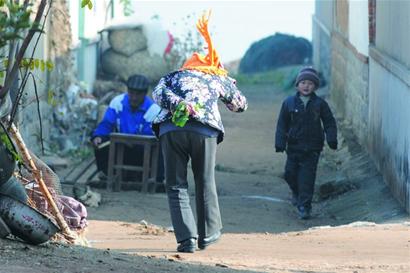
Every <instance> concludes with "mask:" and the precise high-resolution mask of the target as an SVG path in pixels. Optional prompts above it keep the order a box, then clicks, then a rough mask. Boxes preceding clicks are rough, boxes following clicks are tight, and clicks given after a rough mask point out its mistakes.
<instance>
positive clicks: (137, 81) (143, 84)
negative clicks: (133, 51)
mask: <svg viewBox="0 0 410 273" xmlns="http://www.w3.org/2000/svg"><path fill="white" fill-rule="evenodd" d="M148 86H149V81H148V79H147V77H145V76H143V75H138V74H136V75H132V76H130V77H129V78H128V80H127V87H128V90H132V91H139V92H147V91H148Z"/></svg>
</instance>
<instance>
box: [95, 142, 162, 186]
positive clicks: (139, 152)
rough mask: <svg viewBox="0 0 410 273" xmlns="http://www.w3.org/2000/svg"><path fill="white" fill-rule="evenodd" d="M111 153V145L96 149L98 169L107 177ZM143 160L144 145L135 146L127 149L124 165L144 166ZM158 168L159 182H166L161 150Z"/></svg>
mask: <svg viewBox="0 0 410 273" xmlns="http://www.w3.org/2000/svg"><path fill="white" fill-rule="evenodd" d="M160 149H161V147H160ZM109 151H110V146H109V145H108V146H105V147H103V148H101V149H94V155H95V162H96V164H97V169H98V170H99V171H102V172H103V173H104V174H105V175H107V172H108V154H109ZM143 159H144V147H143V146H142V145H134V146H132V147H130V148H129V149H127V152H125V153H124V164H126V165H134V166H142V162H143ZM157 166H158V168H157V181H163V180H164V158H163V156H162V152H161V150H160V153H159V156H158V165H157ZM126 175H128V174H126ZM129 176H132V174H129ZM139 179H140V178H139Z"/></svg>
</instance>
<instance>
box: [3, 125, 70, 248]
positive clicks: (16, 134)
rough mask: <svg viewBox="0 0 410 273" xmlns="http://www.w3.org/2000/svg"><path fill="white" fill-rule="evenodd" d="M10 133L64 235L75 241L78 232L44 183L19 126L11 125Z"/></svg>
mask: <svg viewBox="0 0 410 273" xmlns="http://www.w3.org/2000/svg"><path fill="white" fill-rule="evenodd" d="M10 134H11V135H12V136H13V138H14V140H15V142H16V145H17V146H18V148H19V150H20V153H21V155H22V157H23V159H24V161H26V164H28V165H29V166H30V168H31V169H32V172H33V174H34V179H35V180H36V182H37V183H38V185H39V186H40V190H41V192H42V193H43V194H44V197H45V198H46V200H47V202H48V203H49V204H50V207H51V211H52V213H53V215H54V217H55V218H56V221H57V223H58V225H59V226H60V228H61V231H62V233H63V235H64V237H65V238H66V239H67V240H68V241H69V242H70V243H74V242H75V241H76V239H77V236H76V234H74V233H73V232H72V231H71V230H70V228H69V227H68V225H67V223H66V221H65V220H64V218H63V216H62V215H61V213H60V211H59V210H58V207H57V205H56V203H55V202H54V199H53V196H52V195H51V194H50V192H49V190H48V188H47V185H46V184H45V183H44V180H43V177H42V175H41V172H40V170H38V168H37V166H36V164H35V163H34V161H33V159H32V158H31V155H30V153H29V151H28V150H27V148H26V145H25V144H24V140H23V138H22V137H21V135H20V132H19V131H18V129H17V127H16V126H15V125H14V124H12V125H11V127H10Z"/></svg>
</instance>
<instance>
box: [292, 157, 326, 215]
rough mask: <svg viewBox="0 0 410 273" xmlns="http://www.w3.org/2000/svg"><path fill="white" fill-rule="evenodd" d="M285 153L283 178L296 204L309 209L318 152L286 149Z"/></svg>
mask: <svg viewBox="0 0 410 273" xmlns="http://www.w3.org/2000/svg"><path fill="white" fill-rule="evenodd" d="M287 155H288V156H287V160H286V166H285V180H286V182H287V183H288V185H289V187H290V189H291V190H292V194H293V196H294V197H296V201H297V206H298V207H300V206H303V207H305V208H307V209H309V210H310V209H311V208H312V204H311V203H312V198H313V192H314V188H315V180H316V170H317V164H318V161H319V156H320V152H318V151H300V152H299V151H288V152H287Z"/></svg>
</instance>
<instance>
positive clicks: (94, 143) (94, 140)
mask: <svg viewBox="0 0 410 273" xmlns="http://www.w3.org/2000/svg"><path fill="white" fill-rule="evenodd" d="M101 142H102V138H101V137H95V138H94V139H93V145H94V146H95V147H97V146H98V145H100V144H101Z"/></svg>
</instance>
